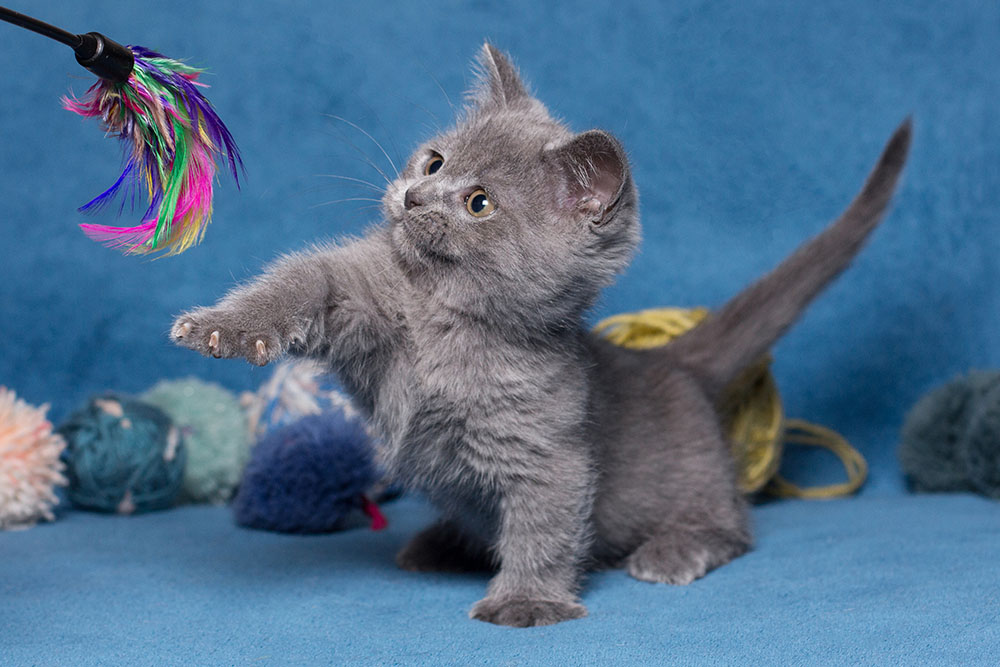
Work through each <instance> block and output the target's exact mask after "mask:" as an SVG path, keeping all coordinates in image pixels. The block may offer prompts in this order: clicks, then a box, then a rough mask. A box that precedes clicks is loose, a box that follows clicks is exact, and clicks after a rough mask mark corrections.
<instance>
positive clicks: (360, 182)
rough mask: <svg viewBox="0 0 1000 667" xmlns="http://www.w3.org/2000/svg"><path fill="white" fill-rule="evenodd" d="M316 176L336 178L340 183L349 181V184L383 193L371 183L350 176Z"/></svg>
mask: <svg viewBox="0 0 1000 667" xmlns="http://www.w3.org/2000/svg"><path fill="white" fill-rule="evenodd" d="M317 176H319V177H320V178H336V179H337V180H340V181H350V182H351V183H358V184H360V185H364V186H367V187H369V188H371V189H372V190H374V191H375V192H378V193H381V192H382V191H383V190H382V188H380V187H378V186H377V185H375V184H374V183H372V182H371V181H366V180H364V179H362V178H354V177H352V176H339V175H337V174H317Z"/></svg>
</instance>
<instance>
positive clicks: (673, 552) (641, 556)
mask: <svg viewBox="0 0 1000 667" xmlns="http://www.w3.org/2000/svg"><path fill="white" fill-rule="evenodd" d="M750 544H751V542H750V535H749V533H747V532H745V531H739V530H720V529H696V530H686V529H684V528H675V529H673V530H666V531H664V532H661V533H657V534H655V535H653V536H652V537H650V538H649V539H648V540H646V541H645V542H644V543H643V544H641V545H640V546H639V548H638V549H636V550H635V551H634V552H632V554H631V555H630V556H629V557H628V558H626V559H625V567H626V569H627V570H628V573H629V574H630V575H632V576H633V577H635V578H636V579H640V580H642V581H651V582H660V583H666V584H676V585H685V584H690V583H691V582H692V581H694V580H695V579H699V578H701V577H703V576H705V574H706V573H708V572H709V571H711V570H713V569H715V568H717V567H719V566H721V565H725V564H726V563H728V562H729V561H731V560H733V559H734V558H736V557H737V556H741V555H743V554H744V553H746V552H747V551H748V550H749V549H750Z"/></svg>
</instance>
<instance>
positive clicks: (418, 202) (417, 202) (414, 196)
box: [403, 186, 427, 211]
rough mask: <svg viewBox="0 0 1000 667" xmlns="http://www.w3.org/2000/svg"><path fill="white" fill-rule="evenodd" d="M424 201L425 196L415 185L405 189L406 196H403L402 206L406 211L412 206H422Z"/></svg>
mask: <svg viewBox="0 0 1000 667" xmlns="http://www.w3.org/2000/svg"><path fill="white" fill-rule="evenodd" d="M426 203H427V202H426V198H425V197H424V195H423V194H422V193H421V192H420V191H419V190H418V189H417V188H416V187H415V186H414V187H412V188H409V189H408V190H407V191H406V196H404V197H403V206H404V207H405V208H406V210H407V211H409V210H410V209H412V208H413V207H414V206H423V205H424V204H426Z"/></svg>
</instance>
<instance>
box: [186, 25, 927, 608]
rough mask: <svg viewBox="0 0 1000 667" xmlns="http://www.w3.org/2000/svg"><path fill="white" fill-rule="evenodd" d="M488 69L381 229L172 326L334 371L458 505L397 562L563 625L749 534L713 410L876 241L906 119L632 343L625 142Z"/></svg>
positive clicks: (444, 501) (425, 149) (396, 186)
mask: <svg viewBox="0 0 1000 667" xmlns="http://www.w3.org/2000/svg"><path fill="white" fill-rule="evenodd" d="M480 66H481V69H482V77H481V82H480V84H479V85H478V87H477V89H476V90H475V91H474V94H473V97H472V99H471V101H470V105H469V107H468V109H467V110H466V113H465V115H464V116H463V117H462V118H460V119H459V120H458V123H457V125H456V127H455V128H454V129H452V130H451V131H449V132H447V133H445V134H443V135H441V136H438V137H435V138H434V139H432V140H431V141H429V142H427V143H426V144H424V145H423V146H422V147H420V148H419V149H418V150H417V151H416V152H415V153H414V154H413V156H412V157H411V158H410V160H409V162H408V163H407V165H406V168H405V169H404V170H403V171H402V173H401V174H400V176H399V177H398V179H397V180H396V181H395V182H394V183H392V184H391V185H389V186H388V188H387V190H386V193H385V196H384V198H383V201H382V208H383V212H384V216H385V220H386V224H385V225H383V226H379V227H376V228H375V229H373V230H372V231H371V232H370V233H369V234H368V235H367V236H365V237H364V238H361V239H358V240H352V241H349V242H344V243H342V244H338V245H330V246H320V247H317V248H315V249H313V250H312V251H310V252H303V253H298V254H294V255H290V256H287V257H284V258H282V259H280V260H278V261H277V262H276V263H275V264H273V265H272V266H271V267H270V268H269V269H268V270H267V271H266V272H265V273H264V274H263V275H262V276H260V277H259V278H257V279H256V280H254V281H252V282H250V283H249V284H247V285H244V286H241V287H238V288H236V289H234V290H233V291H231V292H230V293H229V294H228V295H226V296H225V298H223V299H222V300H221V301H220V302H219V303H218V304H217V305H215V306H213V307H210V308H199V309H197V310H194V311H191V312H189V313H186V314H184V315H182V316H180V317H179V318H178V319H177V321H176V323H175V325H174V327H173V330H172V336H173V337H174V339H175V340H176V341H177V342H178V343H179V344H181V345H184V346H185V347H189V348H191V349H194V350H197V351H199V352H201V353H202V354H206V355H212V356H214V357H243V358H245V359H247V360H249V361H251V362H253V363H255V364H261V365H263V364H266V363H268V362H270V361H273V360H275V359H277V358H279V357H281V356H283V355H285V354H291V355H295V356H300V357H310V358H313V359H318V360H320V361H322V362H324V363H325V364H327V365H328V366H329V367H330V368H331V369H332V370H333V371H335V372H336V373H337V374H338V375H339V377H340V378H341V380H342V382H343V383H344V385H345V387H346V388H347V389H348V391H349V392H350V393H351V394H352V395H353V396H354V397H355V399H356V400H357V402H358V404H359V405H360V406H361V407H362V408H363V409H364V410H365V411H366V412H367V413H368V414H369V415H370V416H371V419H372V421H373V423H374V425H375V426H376V428H377V430H378V432H379V433H380V435H381V437H382V439H383V441H384V443H385V444H384V449H383V451H381V452H380V453H379V454H380V457H381V461H382V462H383V464H384V465H385V466H386V468H387V469H388V470H389V471H390V472H391V473H393V474H394V475H396V476H397V477H398V478H399V479H401V480H402V481H404V482H405V483H406V484H407V485H408V486H409V487H410V488H413V489H417V490H419V491H422V492H423V493H425V494H426V495H427V496H428V497H429V498H430V500H431V501H432V502H433V503H434V504H435V505H436V506H437V507H438V508H439V509H440V511H441V518H440V520H439V521H438V522H437V523H435V524H434V525H432V526H430V527H429V528H427V529H425V530H424V531H423V532H421V533H419V534H418V535H416V536H415V537H414V538H413V539H412V540H411V541H410V543H409V544H408V545H407V546H406V547H404V548H403V550H402V551H401V552H400V553H399V555H398V557H397V561H398V563H399V565H400V566H401V567H403V568H406V569H408V570H421V571H443V570H445V571H459V570H478V569H491V570H495V572H496V574H495V576H494V577H493V579H492V581H491V582H490V585H489V590H488V592H487V595H486V597H485V598H483V599H482V600H480V601H479V602H478V603H476V604H475V606H473V608H472V610H471V612H470V615H471V616H472V617H473V618H477V619H480V620H484V621H489V622H491V623H498V624H501V625H513V626H532V625H545V624H550V623H557V622H559V621H564V620H567V619H572V618H579V617H581V616H584V615H585V614H586V609H585V608H584V607H583V605H582V604H580V601H579V599H578V597H577V592H578V588H579V586H580V581H581V574H582V572H583V571H584V570H585V569H587V568H595V567H608V566H624V567H625V568H626V569H627V570H628V572H629V574H631V575H632V576H634V577H636V578H638V579H642V580H645V581H657V582H667V583H671V584H687V583H690V582H691V581H693V580H694V579H697V578H698V577H701V576H702V575H704V574H705V573H706V572H708V571H709V570H711V569H713V568H715V567H718V566H720V565H722V564H724V563H726V562H728V561H730V560H731V559H733V558H735V557H736V556H739V555H740V554H742V553H744V552H745V551H747V550H748V549H749V548H750V545H751V535H750V528H749V521H748V514H747V507H746V503H745V501H744V499H743V497H742V496H741V494H740V492H739V491H738V489H737V486H736V474H735V470H734V462H733V460H732V458H731V455H730V450H729V443H728V442H727V441H726V436H725V434H724V433H723V432H722V430H721V427H720V423H719V417H718V415H717V413H716V409H715V404H716V401H717V400H718V398H719V396H720V392H721V391H722V389H723V388H724V387H725V386H726V384H727V383H728V382H730V381H731V380H732V379H733V378H734V377H735V376H737V375H738V374H739V373H740V371H741V370H743V369H744V368H745V367H746V366H748V365H749V364H751V363H752V362H754V361H755V360H756V359H758V358H759V357H760V356H761V355H763V354H764V353H765V352H766V351H767V349H768V348H769V347H770V346H771V345H772V344H773V343H774V342H775V340H777V338H778V337H779V336H780V335H781V334H782V333H783V332H784V331H785V330H786V329H788V327H789V326H790V325H791V324H792V323H793V322H794V321H795V319H796V318H797V317H798V316H799V314H800V313H801V312H802V310H803V309H804V308H805V306H806V305H807V304H808V303H809V301H810V300H811V299H812V298H813V297H815V296H816V295H817V293H819V292H820V291H821V290H822V289H823V287H824V286H825V285H826V284H827V283H829V282H830V281H831V280H832V279H833V278H834V277H835V276H837V274H839V273H840V272H841V271H842V270H843V269H844V268H845V267H846V266H847V264H848V263H849V262H850V260H851V258H852V257H853V256H854V255H855V253H856V252H857V251H858V250H859V249H860V248H861V246H862V244H863V243H864V241H865V238H866V237H867V236H868V234H869V232H871V230H872V229H873V228H874V227H875V226H876V224H877V222H878V221H879V218H880V217H881V216H882V213H883V212H884V210H885V208H886V206H887V205H888V203H889V199H890V197H891V195H892V191H893V188H894V186H895V183H896V179H897V177H898V175H899V173H900V171H901V170H902V167H903V163H904V160H905V157H906V153H907V148H908V145H909V141H910V126H909V122H908V121H907V122H906V123H904V124H903V125H902V126H901V127H900V128H899V129H898V130H897V131H896V134H895V135H894V136H893V137H892V139H891V141H890V142H889V144H888V146H887V148H886V149H885V152H884V153H883V155H882V157H881V159H880V160H879V163H878V165H877V166H876V167H875V170H874V172H873V173H872V174H871V176H870V177H869V179H868V181H867V183H866V184H865V186H864V189H863V190H862V192H861V194H860V195H859V196H858V197H857V199H856V200H855V201H854V202H853V203H852V204H851V206H850V208H848V209H847V211H846V212H845V213H844V214H843V216H842V217H841V218H840V219H839V220H837V221H836V222H835V223H834V224H833V225H831V226H830V227H829V228H828V229H827V230H826V231H824V232H823V233H822V234H820V235H819V236H818V237H816V238H815V239H813V240H812V241H810V242H808V243H806V244H805V245H804V246H803V247H802V248H800V249H799V250H798V251H797V252H796V253H795V254H793V255H792V256H791V257H790V258H789V259H787V260H786V261H785V262H784V263H783V264H781V265H780V266H779V267H778V268H777V269H776V270H775V271H774V272H773V273H771V274H769V275H768V276H766V277H764V278H763V279H761V280H760V281H759V282H757V283H756V284H754V285H753V286H751V287H750V288H749V289H747V290H746V291H744V292H743V293H741V294H740V295H739V296H737V297H736V298H735V299H734V300H732V301H731V302H729V303H728V304H726V305H725V306H724V307H723V308H722V309H721V310H720V311H718V313H716V314H715V315H713V316H712V317H710V318H709V319H708V320H707V321H705V322H704V323H703V324H702V325H701V326H699V327H697V328H696V329H695V330H694V331H693V332H691V333H690V334H688V335H685V336H683V337H682V338H680V339H678V340H677V341H675V342H674V343H673V344H671V345H669V346H668V347H665V348H661V349H656V350H647V351H632V350H626V349H621V348H619V347H616V346H614V345H612V344H610V343H608V342H605V341H604V340H602V339H600V338H598V337H596V336H594V335H593V334H591V333H590V332H589V330H588V329H587V327H586V326H585V325H584V314H585V313H586V312H587V311H588V309H589V308H590V307H591V306H592V305H593V304H594V301H595V300H596V299H597V297H598V294H599V292H600V290H601V289H602V288H603V287H604V286H606V285H608V284H610V283H611V282H612V281H613V280H614V279H615V277H616V276H617V274H619V273H620V272H622V271H623V270H624V269H625V267H626V266H627V265H628V263H629V261H630V258H631V257H632V254H633V251H634V250H635V248H636V246H637V244H638V243H639V214H638V195H637V193H636V188H635V185H634V184H633V181H632V178H631V175H630V172H629V165H628V160H627V158H626V155H625V151H624V150H623V149H622V147H621V145H620V144H619V143H618V141H616V140H615V139H614V138H613V137H611V136H610V135H609V134H607V133H605V132H602V131H599V130H591V131H589V132H584V133H582V134H573V133H572V132H571V131H570V130H569V129H567V128H566V126H565V125H563V124H562V123H560V122H558V121H556V120H554V119H553V118H552V117H551V116H550V115H549V114H548V112H547V111H546V109H545V107H543V106H542V104H541V103H540V102H539V101H537V100H535V99H534V98H532V97H531V96H530V95H529V94H528V92H527V91H526V89H525V87H524V85H523V84H522V82H521V80H520V78H519V77H518V74H517V72H516V70H515V69H514V67H513V66H512V65H511V64H510V62H509V61H508V59H507V58H506V57H504V55H503V54H502V53H500V52H499V51H497V50H496V49H495V48H493V47H492V46H490V45H488V44H487V45H485V46H484V48H483V50H482V53H481V55H480Z"/></svg>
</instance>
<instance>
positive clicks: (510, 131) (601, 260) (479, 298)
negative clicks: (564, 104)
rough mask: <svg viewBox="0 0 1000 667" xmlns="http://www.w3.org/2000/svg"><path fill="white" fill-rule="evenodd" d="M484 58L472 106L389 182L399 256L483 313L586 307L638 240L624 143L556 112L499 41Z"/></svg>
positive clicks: (555, 312)
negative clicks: (571, 124) (579, 129)
mask: <svg viewBox="0 0 1000 667" xmlns="http://www.w3.org/2000/svg"><path fill="white" fill-rule="evenodd" d="M479 67H480V80H479V84H478V85H477V87H476V88H475V89H474V90H473V91H472V93H471V94H470V101H469V106H468V108H467V109H466V112H465V114H464V115H463V117H462V118H460V119H459V121H458V123H457V124H456V126H455V127H454V128H453V129H452V130H450V131H448V132H446V133H444V134H442V135H440V136H437V137H434V138H433V139H431V140H430V141H428V142H426V143H425V144H424V145H422V146H421V147H420V148H418V149H417V151H416V152H415V153H414V154H413V156H412V157H411V158H410V160H409V162H408V163H407V165H406V167H405V168H404V169H403V171H402V172H401V173H400V175H399V178H398V179H397V180H396V181H395V182H394V183H392V184H391V185H390V186H389V187H388V189H387V190H386V194H385V197H384V198H383V202H382V204H383V209H384V212H385V216H386V219H387V220H388V221H389V223H390V225H391V233H392V243H393V250H394V253H395V257H396V260H397V261H398V262H399V264H400V265H401V266H402V267H403V269H404V271H405V273H406V275H407V276H408V277H409V279H410V280H411V282H413V283H414V284H415V285H417V286H419V287H421V288H423V289H426V290H429V291H434V292H435V293H436V294H438V295H439V296H442V297H444V298H445V299H447V300H448V302H449V303H451V304H452V305H454V306H456V307H459V308H464V309H470V310H475V311H476V312H477V313H478V314H480V315H482V314H487V313H488V311H490V310H493V311H503V312H504V313H505V316H507V317H510V316H512V315H515V314H516V313H525V314H528V313H530V314H533V315H534V316H536V317H537V316H539V315H540V316H542V317H543V318H546V319H548V318H550V317H558V318H564V317H566V316H568V315H570V314H577V313H579V312H580V311H582V310H583V309H585V308H587V307H589V306H590V305H591V304H592V303H593V301H594V299H595V298H596V296H597V294H598V292H599V290H600V289H601V288H602V287H604V286H605V285H607V284H610V283H611V282H612V281H613V279H614V277H615V276H616V275H617V274H618V273H620V272H621V271H622V270H623V269H624V268H625V266H626V265H627V264H628V262H629V260H630V258H631V256H632V253H633V251H634V249H635V247H636V245H637V244H638V241H639V221H638V196H637V193H636V190H635V186H634V184H633V182H632V178H631V176H630V173H629V167H628V160H627V158H626V156H625V152H624V150H623V149H622V147H621V145H620V144H619V143H618V141H617V140H615V139H614V138H613V137H612V136H611V135H609V134H607V133H605V132H602V131H599V130H591V131H589V132H584V133H582V134H576V135H574V134H573V133H572V132H570V131H569V130H568V129H567V128H566V127H565V126H564V125H563V124H562V123H560V122H558V121H556V120H554V119H553V118H552V117H551V116H550V115H549V113H548V111H547V110H546V109H545V107H544V106H543V105H542V104H541V102H539V101H538V100H536V99H534V98H533V97H531V95H529V94H528V92H527V90H526V89H525V86H524V84H523V83H522V82H521V79H520V77H519V76H518V74H517V71H516V70H515V69H514V67H513V66H512V65H511V63H510V62H509V60H508V59H507V58H506V57H505V56H504V55H503V54H502V53H500V52H499V51H497V50H496V49H495V48H494V47H493V46H491V45H489V44H486V45H485V46H484V47H483V50H482V52H481V54H480V56H479Z"/></svg>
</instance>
